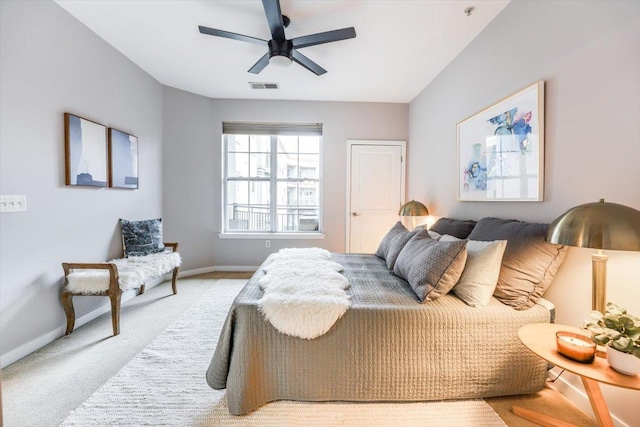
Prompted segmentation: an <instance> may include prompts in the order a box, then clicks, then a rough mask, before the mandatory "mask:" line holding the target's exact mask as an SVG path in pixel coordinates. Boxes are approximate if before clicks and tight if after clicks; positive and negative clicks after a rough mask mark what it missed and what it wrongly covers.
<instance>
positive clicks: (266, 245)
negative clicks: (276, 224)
mask: <svg viewBox="0 0 640 427" xmlns="http://www.w3.org/2000/svg"><path fill="white" fill-rule="evenodd" d="M264 247H265V248H270V247H271V240H265V241H264Z"/></svg>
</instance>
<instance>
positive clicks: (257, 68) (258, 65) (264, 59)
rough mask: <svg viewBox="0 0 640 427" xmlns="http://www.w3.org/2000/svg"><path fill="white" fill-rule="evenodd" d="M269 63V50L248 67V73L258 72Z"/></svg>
mask: <svg viewBox="0 0 640 427" xmlns="http://www.w3.org/2000/svg"><path fill="white" fill-rule="evenodd" d="M268 64H269V52H267V53H265V54H264V56H263V57H262V58H260V59H258V62H256V63H255V64H253V67H251V68H249V71H248V72H249V73H253V74H259V73H260V71H262V70H263V69H264V67H266V66H267V65H268Z"/></svg>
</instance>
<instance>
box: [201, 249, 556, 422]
mask: <svg viewBox="0 0 640 427" xmlns="http://www.w3.org/2000/svg"><path fill="white" fill-rule="evenodd" d="M332 260H334V261H336V262H338V263H340V264H342V265H343V266H344V275H345V276H346V277H347V278H348V280H349V284H350V288H349V291H348V293H349V295H350V297H351V307H350V308H349V309H348V310H347V311H346V313H345V314H344V315H343V316H342V317H341V318H340V319H338V321H337V322H336V323H335V324H334V325H333V327H332V328H331V329H330V330H329V331H328V332H327V333H325V334H324V335H321V336H319V337H317V338H315V339H310V340H307V339H301V338H297V337H292V336H289V335H285V334H282V333H280V332H279V331H278V330H276V329H275V328H274V327H273V326H272V325H271V324H270V323H269V322H268V321H266V320H265V318H264V316H263V315H262V314H261V313H260V312H259V310H258V300H259V299H260V298H261V296H262V290H261V289H260V287H259V286H258V284H257V282H258V279H259V277H260V275H262V274H264V273H263V271H262V270H261V269H258V271H257V272H256V273H255V274H254V276H253V277H252V278H251V279H250V280H249V282H248V283H247V285H246V286H245V287H244V288H243V289H242V291H241V292H240V293H239V295H238V296H237V298H236V299H235V301H234V303H233V305H232V307H231V309H230V311H229V314H228V316H227V319H226V321H225V324H224V326H223V330H222V332H221V335H220V339H219V341H218V344H217V348H216V350H215V353H214V355H213V357H212V360H211V363H210V365H209V368H208V370H207V373H206V380H207V383H208V384H209V385H210V386H211V387H212V388H214V389H225V388H226V389H227V392H226V393H227V401H228V405H229V411H230V413H231V414H234V415H242V414H246V413H248V412H251V411H253V410H255V409H257V408H259V407H260V406H262V405H263V404H265V403H267V402H271V401H276V400H297V401H314V402H319V401H426V400H443V399H463V398H483V397H491V396H503V395H513V394H526V393H534V392H537V391H539V390H540V389H542V387H543V385H544V380H545V372H546V363H545V362H544V361H543V360H542V359H540V358H538V357H536V356H535V355H534V354H533V353H531V352H529V351H528V350H527V349H526V348H525V347H524V346H523V345H522V344H521V343H520V341H519V340H518V338H517V331H518V329H519V328H520V327H521V326H523V325H526V324H529V323H548V322H552V321H553V316H554V310H553V307H552V306H551V305H550V303H549V302H547V301H545V300H543V299H540V300H539V301H538V302H537V303H536V304H535V305H533V306H532V307H530V308H527V309H525V310H514V309H513V307H510V306H508V305H505V304H504V303H503V302H500V301H499V300H497V299H496V298H494V297H491V300H490V301H489V303H488V305H487V306H485V307H471V306H469V305H467V304H465V303H464V302H463V301H462V300H460V299H459V298H458V297H456V296H455V295H453V294H452V293H448V294H446V295H443V296H441V297H439V298H438V299H436V300H434V301H429V302H428V303H420V301H419V300H418V299H417V298H416V295H415V293H414V292H413V291H412V289H411V287H410V286H409V285H408V283H407V281H405V280H404V279H402V278H400V277H397V276H396V275H394V274H392V273H391V272H390V271H389V268H388V266H387V264H386V262H385V260H384V259H381V258H379V257H376V256H374V255H364V254H332ZM268 262H269V259H267V260H266V261H265V263H268Z"/></svg>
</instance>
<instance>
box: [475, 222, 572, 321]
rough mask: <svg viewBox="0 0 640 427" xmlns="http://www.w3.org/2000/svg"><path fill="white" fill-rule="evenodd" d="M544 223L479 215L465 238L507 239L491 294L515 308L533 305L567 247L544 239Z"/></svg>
mask: <svg viewBox="0 0 640 427" xmlns="http://www.w3.org/2000/svg"><path fill="white" fill-rule="evenodd" d="M547 228H548V225H547V224H538V223H530V222H521V221H516V220H504V219H499V218H482V219H481V220H480V221H478V224H477V225H476V226H475V228H474V229H473V231H472V232H471V234H469V239H472V240H484V241H490V240H507V248H506V249H505V251H504V256H503V257H502V267H501V268H500V276H499V277H498V284H497V285H496V290H495V291H494V293H493V295H494V296H495V297H496V298H498V299H499V300H500V301H502V302H503V303H504V304H507V305H510V306H512V307H514V308H515V309H516V310H526V309H527V308H530V307H533V306H534V305H535V304H536V302H538V300H539V299H540V298H541V297H542V295H543V294H544V292H545V291H546V290H547V288H548V287H549V286H550V285H551V282H552V281H553V278H554V277H555V275H556V272H557V271H558V268H560V265H562V261H563V260H564V257H565V255H566V252H567V248H566V247H565V246H561V245H554V244H551V243H548V242H546V241H545V237H546V235H547Z"/></svg>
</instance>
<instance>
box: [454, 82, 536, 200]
mask: <svg viewBox="0 0 640 427" xmlns="http://www.w3.org/2000/svg"><path fill="white" fill-rule="evenodd" d="M456 128H457V145H458V146H457V156H458V160H457V170H456V173H457V177H458V200H460V201H533V202H539V201H542V200H543V194H544V82H543V81H539V82H536V83H534V84H532V85H530V86H528V87H526V88H524V89H522V90H520V91H518V92H516V93H514V94H513V95H511V96H509V97H507V98H505V99H503V100H501V101H499V102H497V103H496V104H494V105H492V106H490V107H488V108H486V109H484V110H482V111H480V112H478V113H476V114H474V115H473V116H471V117H469V118H468V119H465V120H463V121H461V122H460V123H458V124H457V126H456Z"/></svg>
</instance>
